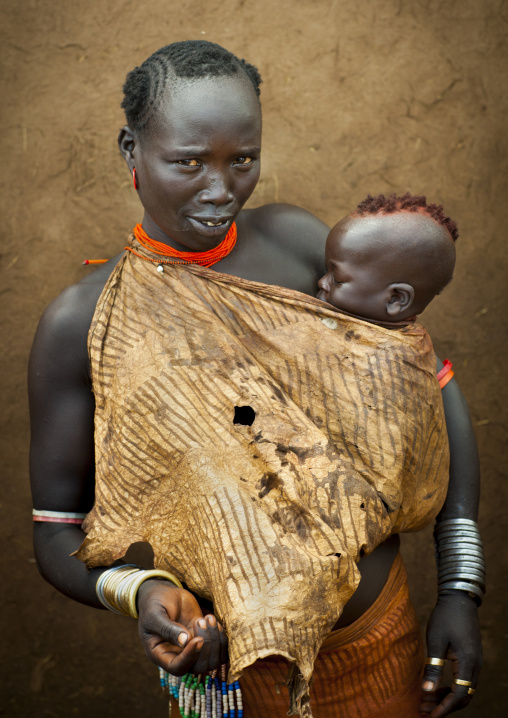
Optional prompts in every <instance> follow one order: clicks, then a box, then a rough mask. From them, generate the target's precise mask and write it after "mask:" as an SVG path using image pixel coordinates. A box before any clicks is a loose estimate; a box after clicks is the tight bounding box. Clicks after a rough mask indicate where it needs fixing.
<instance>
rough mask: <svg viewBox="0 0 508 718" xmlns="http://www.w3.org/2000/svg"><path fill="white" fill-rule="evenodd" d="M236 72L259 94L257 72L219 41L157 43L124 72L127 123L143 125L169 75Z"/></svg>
mask: <svg viewBox="0 0 508 718" xmlns="http://www.w3.org/2000/svg"><path fill="white" fill-rule="evenodd" d="M238 72H243V73H245V75H246V76H247V77H248V78H249V80H250V82H251V83H252V86H253V87H254V90H255V91H256V94H257V96H258V97H259V94H260V92H259V86H260V84H261V76H260V74H259V72H258V70H257V68H256V67H254V65H250V64H249V63H248V62H246V61H245V60H240V59H239V58H238V57H236V55H233V54H232V53H231V52H229V51H228V50H225V49H224V48H223V47H221V46H220V45H216V44H215V43H214V42H207V41H206V40H185V41H184V42H174V43H172V44H171V45H166V46H165V47H161V49H160V50H157V51H156V52H154V53H153V55H150V57H149V58H148V59H146V60H145V61H144V62H143V63H142V64H141V65H140V66H139V67H135V68H134V70H132V72H129V74H128V75H127V78H126V80H125V84H124V86H123V92H124V99H123V102H122V107H123V109H124V112H125V117H126V118H127V124H128V125H129V127H130V128H131V129H132V130H134V131H135V132H140V131H142V130H143V129H144V128H145V127H146V125H147V124H148V122H149V121H150V118H151V117H152V116H153V114H154V112H156V111H157V109H158V107H159V104H160V101H161V97H162V95H163V93H164V89H165V85H166V82H167V80H168V78H169V77H171V75H173V76H176V77H185V78H203V77H219V76H229V77H230V76H232V75H236V74H238Z"/></svg>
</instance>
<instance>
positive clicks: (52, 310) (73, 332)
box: [34, 255, 122, 357]
mask: <svg viewBox="0 0 508 718" xmlns="http://www.w3.org/2000/svg"><path fill="white" fill-rule="evenodd" d="M121 256H122V255H118V256H116V257H114V258H113V259H111V260H109V261H108V262H107V263H105V264H104V265H102V266H101V267H99V268H98V269H96V270H95V271H93V272H91V273H90V274H89V275H88V276H86V277H85V278H84V279H82V280H81V281H80V282H77V283H76V284H73V285H71V286H70V287H67V288H66V289H64V290H63V292H61V294H60V295H59V296H58V297H57V298H56V299H54V300H53V301H52V302H51V304H49V306H48V307H47V308H46V309H45V310H44V312H43V314H42V316H41V319H40V321H39V325H38V328H37V332H36V335H35V340H34V349H39V350H42V353H44V354H47V355H53V356H55V357H58V356H68V355H75V356H80V355H81V356H83V355H86V354H87V351H86V342H87V337H88V330H89V328H90V324H91V323H92V319H93V315H94V312H95V307H96V305H97V301H98V299H99V297H100V295H101V292H102V290H103V289H104V286H105V284H106V282H107V281H108V278H109V276H110V274H111V272H112V271H113V269H114V268H115V266H116V264H117V262H118V260H119V259H120V257H121ZM83 352H84V354H83Z"/></svg>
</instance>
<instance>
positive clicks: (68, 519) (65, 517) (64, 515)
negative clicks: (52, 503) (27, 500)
mask: <svg viewBox="0 0 508 718" xmlns="http://www.w3.org/2000/svg"><path fill="white" fill-rule="evenodd" d="M32 516H33V520H34V521H43V522H45V523H53V524H77V525H79V526H81V524H82V523H83V521H84V520H85V518H86V514H81V513H76V512H74V511H39V510H38V509H33V510H32Z"/></svg>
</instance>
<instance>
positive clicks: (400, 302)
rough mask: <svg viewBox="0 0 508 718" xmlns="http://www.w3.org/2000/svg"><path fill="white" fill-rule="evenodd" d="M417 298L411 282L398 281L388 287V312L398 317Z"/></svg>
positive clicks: (386, 307) (391, 315) (389, 314)
mask: <svg viewBox="0 0 508 718" xmlns="http://www.w3.org/2000/svg"><path fill="white" fill-rule="evenodd" d="M414 299H415V290H414V288H413V287H412V286H411V285H410V284H405V283H404V282H396V283H395V284H390V286H389V287H388V299H387V302H386V306H385V309H386V313H387V314H388V316H390V317H392V318H393V319H396V318H397V317H398V316H400V315H401V314H403V313H404V312H407V310H408V309H410V308H411V306H412V304H413V302H414Z"/></svg>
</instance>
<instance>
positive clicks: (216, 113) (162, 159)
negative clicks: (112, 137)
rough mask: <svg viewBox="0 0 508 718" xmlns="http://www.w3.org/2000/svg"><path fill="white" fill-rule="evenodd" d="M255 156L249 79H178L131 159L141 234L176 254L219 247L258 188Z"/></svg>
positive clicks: (257, 114)
mask: <svg viewBox="0 0 508 718" xmlns="http://www.w3.org/2000/svg"><path fill="white" fill-rule="evenodd" d="M260 152H261V108H260V105H259V101H258V98H257V95H256V93H255V91H254V89H253V88H252V86H251V85H250V83H249V81H248V79H246V78H244V77H240V78H238V77H216V78H206V79H197V80H192V81H185V82H183V81H181V80H177V81H176V84H173V85H172V86H171V89H170V90H168V92H167V94H166V97H165V98H164V99H163V101H162V103H161V106H160V108H159V109H158V111H157V113H156V115H155V116H154V117H152V119H151V120H150V123H149V125H148V127H147V129H146V130H145V131H144V134H143V135H142V137H141V138H140V139H139V138H138V139H137V140H135V141H134V147H133V149H132V153H131V154H132V160H133V166H134V167H135V168H136V179H137V183H138V193H139V198H140V200H141V202H142V204H143V207H144V209H145V218H144V220H143V227H144V229H145V231H147V233H148V234H149V235H150V236H151V237H152V238H153V239H158V240H159V241H168V237H169V238H171V240H172V241H171V244H172V246H175V247H176V249H183V250H187V251H188V250H190V251H200V250H206V249H210V248H211V247H215V246H217V245H218V244H219V243H220V242H221V241H222V240H223V239H224V237H225V236H226V234H227V232H228V230H229V229H230V227H231V225H232V224H233V222H234V220H235V218H236V216H237V215H238V213H239V211H240V210H241V208H242V206H243V205H244V204H245V202H246V201H247V199H248V198H249V197H250V195H251V194H252V191H253V190H254V188H255V186H256V183H257V181H258V179H259V172H260ZM179 245H181V247H180V246H179Z"/></svg>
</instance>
